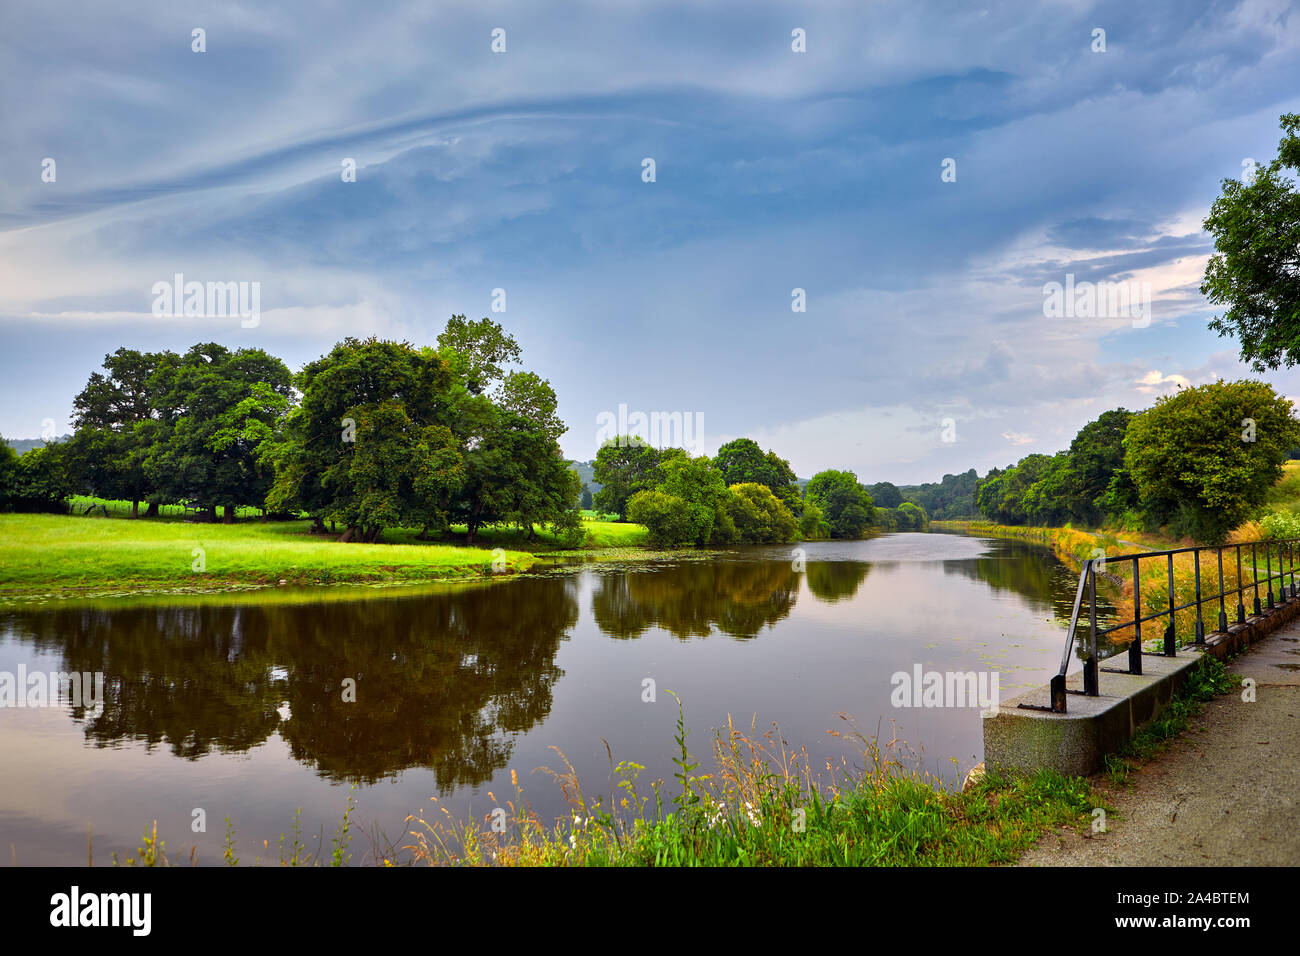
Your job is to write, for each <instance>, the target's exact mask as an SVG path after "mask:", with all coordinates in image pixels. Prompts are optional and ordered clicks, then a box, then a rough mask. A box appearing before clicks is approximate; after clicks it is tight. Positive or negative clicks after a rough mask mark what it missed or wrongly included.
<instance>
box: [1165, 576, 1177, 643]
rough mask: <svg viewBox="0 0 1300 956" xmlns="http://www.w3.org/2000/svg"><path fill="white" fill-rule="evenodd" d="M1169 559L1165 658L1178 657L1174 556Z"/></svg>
mask: <svg viewBox="0 0 1300 956" xmlns="http://www.w3.org/2000/svg"><path fill="white" fill-rule="evenodd" d="M1167 557H1168V558H1169V626H1168V627H1166V628H1165V657H1177V656H1178V636H1177V631H1176V630H1175V628H1174V623H1175V617H1174V614H1175V612H1174V556H1173V555H1172V554H1170V555H1167Z"/></svg>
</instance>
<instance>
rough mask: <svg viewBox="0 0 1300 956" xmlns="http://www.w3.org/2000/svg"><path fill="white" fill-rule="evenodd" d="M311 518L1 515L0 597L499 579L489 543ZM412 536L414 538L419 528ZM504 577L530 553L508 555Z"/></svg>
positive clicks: (526, 562) (529, 559)
mask: <svg viewBox="0 0 1300 956" xmlns="http://www.w3.org/2000/svg"><path fill="white" fill-rule="evenodd" d="M308 527H309V522H307V521H287V522H274V523H272V522H268V523H266V524H263V523H261V522H259V521H247V522H240V523H238V524H229V525H227V524H199V523H191V522H185V521H169V520H154V521H143V520H140V521H131V520H127V519H119V518H83V517H72V516H67V515H0V595H13V594H19V593H27V594H30V593H34V592H41V591H56V592H58V591H62V592H66V591H69V590H77V591H104V590H112V591H133V590H154V589H162V590H185V589H193V590H203V589H208V588H217V587H227V586H231V585H240V584H243V585H249V584H276V583H278V582H279V581H281V580H283V581H287V582H289V583H294V584H317V583H320V584H325V583H336V582H370V583H375V582H389V581H391V582H399V581H428V580H437V579H444V578H455V577H479V576H486V575H490V574H492V573H493V572H492V558H493V555H492V548H493V547H494V546H493V545H491V544H487V545H486V546H485V547H475V548H467V547H463V546H457V545H453V544H435V543H413V544H338V543H335V542H334V541H332V540H329V539H327V538H324V537H321V536H319V535H311V534H308V533H307V529H308ZM411 534H412V536H413V535H414V532H411ZM504 559H505V570H506V571H523V570H526V569H527V568H529V567H531V566H532V565H533V563H534V562H535V561H536V558H535V557H534V556H533V555H532V554H527V553H523V552H520V551H506V553H505V555H504Z"/></svg>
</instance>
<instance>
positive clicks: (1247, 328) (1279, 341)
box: [1201, 113, 1300, 371]
mask: <svg viewBox="0 0 1300 956" xmlns="http://www.w3.org/2000/svg"><path fill="white" fill-rule="evenodd" d="M1281 123H1282V130H1283V132H1284V133H1285V135H1284V136H1283V137H1282V141H1281V143H1280V144H1279V146H1278V154H1277V156H1276V157H1275V158H1274V159H1273V160H1272V161H1271V162H1269V163H1268V164H1267V165H1261V166H1258V167H1257V168H1256V169H1255V171H1254V176H1253V178H1251V177H1250V176H1247V177H1245V179H1247V181H1246V182H1242V181H1240V180H1237V179H1225V180H1223V192H1222V193H1221V194H1220V196H1219V198H1218V199H1216V200H1215V201H1214V204H1213V205H1212V206H1211V207H1210V214H1209V216H1208V217H1207V218H1206V220H1205V223H1204V225H1205V229H1206V231H1207V232H1209V233H1210V234H1211V235H1212V236H1214V245H1215V248H1216V250H1217V251H1216V252H1215V254H1214V255H1212V256H1211V257H1210V259H1209V261H1208V262H1207V263H1206V266H1205V278H1204V281H1203V282H1202V283H1201V292H1202V293H1203V294H1204V295H1206V296H1207V297H1208V298H1209V299H1210V301H1211V302H1214V303H1216V304H1218V305H1224V306H1226V307H1227V308H1226V310H1225V311H1224V312H1223V314H1222V315H1218V316H1215V317H1214V318H1213V319H1212V320H1211V321H1210V328H1212V329H1214V330H1216V331H1217V332H1219V333H1220V334H1221V335H1234V336H1236V337H1237V340H1238V341H1239V342H1240V344H1241V358H1242V360H1243V361H1246V362H1249V363H1250V364H1251V365H1252V366H1254V368H1256V369H1257V370H1259V371H1263V370H1265V369H1273V368H1277V367H1278V366H1279V365H1283V364H1285V365H1287V366H1291V365H1295V364H1297V363H1298V362H1300V190H1298V189H1297V185H1296V178H1295V173H1296V172H1297V171H1300V135H1298V134H1300V114H1297V113H1287V114H1285V115H1284V116H1283V117H1282V120H1281ZM1287 170H1291V174H1290V175H1288V174H1287V172H1286V171H1287Z"/></svg>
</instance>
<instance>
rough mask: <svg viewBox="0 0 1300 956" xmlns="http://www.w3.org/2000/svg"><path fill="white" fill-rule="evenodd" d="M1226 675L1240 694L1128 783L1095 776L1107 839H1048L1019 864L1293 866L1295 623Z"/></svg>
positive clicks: (1298, 717) (1298, 681) (1204, 714)
mask: <svg viewBox="0 0 1300 956" xmlns="http://www.w3.org/2000/svg"><path fill="white" fill-rule="evenodd" d="M1228 670H1229V671H1231V672H1233V673H1236V674H1240V675H1241V677H1242V678H1243V687H1242V688H1239V689H1237V690H1236V691H1233V692H1231V693H1228V694H1225V695H1223V696H1221V697H1216V698H1214V699H1213V700H1211V701H1209V702H1207V703H1206V704H1205V705H1204V708H1203V709H1202V711H1201V712H1200V713H1199V714H1197V715H1196V716H1195V717H1193V718H1192V720H1191V724H1190V726H1189V727H1188V729H1187V730H1186V731H1185V732H1184V733H1182V734H1181V735H1179V736H1177V737H1175V738H1173V739H1172V740H1171V741H1170V742H1169V743H1168V745H1167V749H1166V750H1165V751H1164V752H1163V753H1161V754H1160V755H1158V756H1156V757H1155V758H1154V759H1153V760H1151V761H1149V762H1148V763H1146V764H1145V765H1143V766H1142V767H1141V768H1139V769H1137V770H1135V771H1133V772H1132V773H1131V774H1129V776H1128V782H1127V784H1126V785H1119V786H1111V785H1110V783H1109V781H1108V780H1107V778H1106V777H1105V776H1102V777H1101V778H1100V779H1101V781H1102V783H1101V787H1100V789H1101V790H1102V792H1103V794H1104V795H1105V797H1106V799H1107V800H1108V801H1109V802H1110V803H1111V805H1112V806H1113V807H1114V808H1115V810H1116V812H1115V813H1112V814H1111V815H1110V817H1109V819H1108V820H1107V821H1106V831H1105V832H1103V833H1093V834H1090V835H1089V836H1086V837H1084V836H1079V835H1077V834H1075V833H1073V832H1069V833H1067V832H1064V831H1062V832H1061V834H1060V835H1055V834H1049V835H1048V836H1046V837H1044V838H1043V839H1042V840H1040V841H1039V843H1038V844H1037V845H1036V846H1035V847H1034V848H1033V849H1031V850H1030V851H1028V852H1027V853H1025V854H1024V856H1022V857H1021V859H1020V865H1021V866H1210V865H1215V866H1223V865H1227V866H1297V865H1300V830H1298V829H1297V828H1296V826H1295V822H1296V817H1297V812H1298V811H1300V806H1298V805H1297V804H1298V803H1300V734H1298V733H1297V730H1298V729H1300V622H1296V623H1293V624H1290V625H1288V626H1286V627H1283V628H1281V629H1279V630H1278V631H1277V632H1275V633H1274V634H1271V635H1269V636H1268V637H1266V638H1264V639H1263V640H1262V641H1260V642H1259V643H1258V644H1256V645H1255V646H1254V647H1252V648H1251V649H1250V650H1248V651H1246V652H1245V653H1244V654H1242V655H1241V656H1240V657H1238V658H1237V659H1236V660H1235V661H1233V662H1232V663H1231V664H1230V665H1228ZM1252 680H1253V681H1254V682H1255V686H1254V701H1253V702H1250V701H1248V700H1245V699H1243V698H1248V697H1249V696H1250V693H1249V682H1250V681H1252Z"/></svg>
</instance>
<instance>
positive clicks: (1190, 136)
mask: <svg viewBox="0 0 1300 956" xmlns="http://www.w3.org/2000/svg"><path fill="white" fill-rule="evenodd" d="M261 6H262V5H258V4H251V3H250V4H224V5H220V6H218V7H215V8H206V5H191V4H187V3H176V2H166V3H136V4H132V5H130V6H129V7H128V8H127V9H125V10H124V9H122V8H120V7H117V6H106V5H104V4H102V3H99V2H87V3H76V2H73V3H67V4H64V3H61V4H59V5H57V6H51V5H49V4H43V3H28V2H24V0H11V2H8V3H6V4H5V6H4V8H3V10H0V67H2V68H3V75H4V76H5V77H6V78H7V80H8V82H6V83H5V84H3V86H2V87H0V129H3V131H4V134H5V135H4V136H3V137H0V182H2V183H3V188H2V189H0V373H2V374H0V399H2V401H0V434H3V435H5V436H7V437H15V438H21V437H34V436H36V435H37V434H39V433H40V431H41V428H42V423H43V422H44V421H45V420H46V419H52V420H53V421H54V422H55V423H56V430H58V431H64V430H66V424H67V421H68V417H69V415H70V412H71V400H72V396H73V395H74V394H75V393H76V392H77V391H78V390H79V389H80V388H81V387H82V386H83V385H84V383H85V380H86V378H87V376H88V375H89V374H90V372H91V371H92V370H94V369H95V368H97V367H98V366H99V364H100V362H101V361H102V359H103V356H104V354H105V353H107V352H109V351H112V350H113V349H115V348H117V347H118V346H119V345H126V346H128V347H132V348H139V349H160V348H171V349H176V350H183V349H185V348H187V347H188V346H190V345H192V344H194V343H195V342H199V341H218V342H221V343H223V344H226V345H228V346H230V347H239V346H256V347H261V348H265V349H267V350H268V351H270V352H272V353H274V354H276V355H279V356H280V357H282V358H283V359H284V360H285V361H286V362H287V363H288V364H289V365H290V367H291V368H293V369H297V368H298V367H300V366H301V365H302V364H303V363H304V362H306V361H308V360H310V359H312V358H314V357H316V356H318V355H320V354H321V353H322V352H325V351H327V350H328V349H329V347H330V346H331V345H332V343H334V342H335V341H337V340H338V339H340V338H342V337H344V336H346V335H357V336H364V335H369V334H377V335H380V336H384V337H389V338H404V339H408V340H410V341H413V342H416V343H426V342H432V341H433V339H434V338H435V336H436V335H437V333H438V331H439V330H440V329H441V328H442V326H443V324H444V323H445V321H446V319H447V317H448V316H450V315H451V314H453V313H465V314H467V315H469V316H470V317H472V318H476V317H481V316H484V315H490V316H491V317H492V318H494V319H496V320H497V321H500V322H502V323H503V324H504V325H505V326H506V328H507V329H508V330H509V331H511V332H512V333H513V334H514V335H515V336H516V338H517V339H518V340H519V342H520V344H521V345H522V346H523V348H524V359H525V365H526V366H527V367H529V368H531V369H533V370H535V371H537V372H539V373H540V374H541V375H543V376H544V377H546V378H548V379H549V380H550V381H551V383H552V385H553V386H554V387H555V389H556V391H557V393H558V395H559V398H560V413H561V415H562V416H563V417H564V419H565V421H566V422H567V423H568V425H569V432H568V433H567V434H566V435H565V436H564V439H563V444H564V446H565V449H566V451H567V453H568V454H569V455H571V456H572V457H575V458H582V459H586V458H591V457H593V456H594V453H595V448H596V443H597V434H598V424H597V417H598V416H599V415H600V414H601V413H602V412H616V411H617V409H618V408H619V406H620V405H626V406H627V408H628V409H629V410H633V411H635V410H643V411H646V412H650V411H680V412H683V413H686V414H689V415H692V416H694V415H696V414H699V415H702V421H703V432H704V436H703V447H702V450H705V451H708V452H712V451H713V450H715V449H716V447H717V445H718V444H720V443H721V442H723V441H726V440H729V439H731V438H734V437H737V436H740V435H748V436H751V437H753V438H755V439H757V440H758V441H760V442H761V443H762V444H764V446H770V447H773V448H775V449H776V450H777V451H778V453H780V454H781V455H782V456H784V457H787V458H789V459H790V460H791V462H792V464H793V465H794V466H795V469H796V470H797V471H798V472H799V474H801V475H805V476H806V475H810V474H812V473H813V472H815V471H817V470H820V469H822V468H828V467H844V468H852V469H854V470H856V471H857V473H858V475H859V477H860V478H862V479H863V480H865V481H869V482H870V481H878V480H891V481H896V482H899V483H904V482H908V483H910V482H919V481H925V480H937V479H938V478H939V477H940V476H941V475H943V474H944V473H945V472H957V471H964V470H966V469H967V468H970V467H976V468H978V469H979V470H980V472H981V473H983V472H984V471H986V470H987V469H988V468H989V467H991V466H1003V465H1006V464H1008V463H1009V462H1012V461H1015V460H1017V459H1018V458H1020V457H1022V456H1023V455H1025V454H1028V453H1030V452H1033V451H1047V452H1051V451H1055V450H1057V449H1059V448H1061V447H1064V446H1065V445H1067V444H1068V442H1069V440H1070V438H1071V437H1073V435H1074V433H1075V432H1076V431H1077V430H1078V428H1079V427H1080V426H1081V425H1083V424H1084V423H1085V422H1087V421H1089V420H1091V419H1093V418H1095V417H1096V416H1097V415H1098V414H1099V413H1100V412H1102V411H1104V410H1105V409H1107V408H1113V407H1116V406H1121V405H1122V406H1125V407H1128V408H1131V409H1135V408H1142V407H1145V406H1147V405H1149V404H1150V403H1151V402H1152V401H1154V400H1155V398H1156V397H1157V396H1158V395H1160V394H1163V393H1164V392H1167V391H1169V390H1170V389H1172V388H1174V387H1176V385H1177V384H1178V383H1181V382H1188V383H1191V384H1199V383H1201V382H1205V381H1210V380H1212V379H1213V378H1214V377H1216V376H1218V377H1227V378H1237V377H1242V376H1243V375H1245V374H1247V370H1246V369H1245V368H1244V367H1243V366H1242V365H1241V364H1240V363H1239V362H1238V360H1237V357H1236V356H1237V348H1236V344H1235V342H1233V341H1232V340H1229V339H1224V338H1220V337H1218V336H1217V335H1215V334H1214V333H1212V332H1210V331H1208V330H1207V328H1206V319H1207V318H1208V317H1209V316H1210V315H1212V314H1213V311H1214V310H1213V309H1212V308H1210V307H1209V305H1208V304H1207V303H1206V302H1204V301H1203V299H1202V298H1201V296H1200V294H1199V292H1198V291H1197V287H1198V285H1199V282H1200V277H1201V274H1202V272H1203V270H1204V263H1205V259H1206V257H1207V256H1208V255H1209V254H1210V252H1211V250H1212V245H1211V243H1210V240H1209V237H1208V236H1207V235H1206V234H1205V233H1204V232H1203V231H1202V230H1201V226H1200V223H1201V221H1202V220H1203V219H1204V217H1205V214H1206V212H1207V210H1208V207H1209V205H1210V203H1211V202H1212V201H1213V199H1214V198H1215V196H1217V194H1218V191H1219V182H1220V180H1222V179H1223V178H1225V177H1235V176H1239V175H1240V174H1241V170H1242V163H1243V161H1244V160H1246V159H1247V158H1253V159H1256V160H1258V161H1259V162H1261V163H1262V162H1266V161H1268V160H1269V159H1271V158H1272V157H1273V156H1274V155H1275V154H1276V147H1277V142H1278V139H1279V137H1280V135H1281V133H1280V129H1279V127H1278V116H1279V115H1280V114H1281V113H1284V112H1291V111H1300V10H1297V8H1296V5H1295V4H1288V3H1282V2H1245V3H1227V2H1223V3H1188V2H1171V3H1160V2H1144V3H1142V4H1133V3H1131V2H1124V3H1086V2H1043V3H1033V4H1028V3H1026V4H986V5H981V4H978V3H975V4H970V3H919V2H873V3H870V4H862V3H842V4H839V3H825V4H816V5H805V4H794V3H765V4H754V3H752V2H747V3H730V2H722V3H711V4H708V5H700V4H673V3H661V2H657V3H642V2H623V3H591V4H563V5H549V4H548V5H540V4H524V3H481V2H480V3H466V4H456V3H438V4H436V5H433V4H419V3H411V4H406V3H382V2H381V3H373V4H367V5H364V6H358V5H356V4H344V3H314V4H294V3H285V4H277V5H275V8H274V9H273V10H266V9H262V8H261ZM196 27H201V28H203V29H204V30H205V31H206V47H207V49H206V52H202V53H196V52H194V51H193V50H192V49H191V46H192V39H191V35H192V34H191V31H192V30H193V29H194V28H196ZM495 28H501V29H504V30H505V41H506V49H505V52H502V53H496V52H493V50H492V31H493V30H494V29H495ZM796 28H798V29H802V30H803V31H805V34H806V52H803V53H797V52H795V51H794V50H792V49H791V44H792V40H791V31H792V30H794V29H796ZM1097 28H1100V29H1103V30H1105V40H1106V50H1105V52H1104V53H1102V52H1094V51H1093V50H1092V48H1091V47H1092V45H1093V31H1094V29H1097ZM647 157H650V158H653V159H654V160H655V165H656V169H655V171H656V179H655V181H654V182H651V183H647V182H644V181H643V179H642V161H643V160H644V159H645V158H647ZM46 158H52V159H54V160H55V163H56V167H55V168H56V177H55V181H54V182H44V181H42V162H43V160H45V159H46ZM348 158H351V159H354V160H355V161H356V164H357V177H356V180H357V181H356V182H351V183H345V182H343V181H342V176H341V175H340V170H341V166H342V163H343V161H344V160H345V159H348ZM945 158H952V159H953V160H955V162H956V181H954V182H944V181H943V180H942V179H941V172H942V171H943V170H942V163H943V160H944V159H945ZM178 272H179V273H182V274H184V276H185V277H186V279H187V280H197V281H203V282H206V281H218V282H230V281H235V282H239V281H246V282H254V281H255V282H258V283H260V296H261V315H260V320H259V322H258V324H257V325H256V327H252V328H243V327H241V323H240V320H239V318H238V317H220V316H207V317H198V316H194V317H189V318H185V317H171V316H162V317H160V316H155V315H153V314H152V312H151V304H152V302H153V298H154V296H153V291H152V290H153V285H154V283H156V282H159V281H167V282H170V281H171V279H172V276H173V275H174V274H175V273H178ZM1066 274H1072V275H1073V276H1074V277H1075V280H1076V281H1084V280H1087V281H1092V282H1101V281H1107V282H1124V283H1131V284H1132V285H1131V286H1130V288H1133V289H1137V288H1139V287H1140V286H1141V284H1142V283H1149V288H1150V289H1151V294H1152V306H1151V316H1150V321H1149V324H1142V323H1138V324H1137V325H1138V326H1139V327H1135V323H1134V322H1133V321H1131V320H1130V319H1129V318H1126V317H1118V318H1117V317H1113V316H1112V317H1100V318H1091V317H1087V318H1073V319H1071V318H1049V317H1047V316H1045V315H1044V308H1043V302H1044V293H1043V285H1044V283H1047V282H1052V281H1057V282H1064V281H1065V276H1066ZM795 288H801V289H804V290H805V293H806V300H807V310H806V311H805V312H802V313H797V312H793V311H792V310H791V302H792V297H791V296H792V290H793V289H795ZM494 289H504V290H505V292H506V308H505V311H504V312H496V313H494V312H492V311H491V307H492V302H493V299H492V296H493V290H494ZM1266 378H1268V380H1269V381H1271V382H1273V383H1274V384H1275V385H1276V386H1277V387H1278V388H1279V389H1280V390H1281V391H1283V392H1284V393H1285V394H1288V395H1297V396H1300V375H1298V374H1297V373H1295V372H1287V371H1283V372H1278V373H1275V374H1271V375H1268V376H1266ZM945 425H948V429H947V437H949V438H955V440H954V441H945V440H944V437H945Z"/></svg>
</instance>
